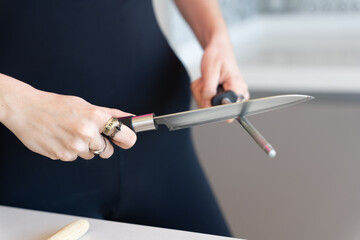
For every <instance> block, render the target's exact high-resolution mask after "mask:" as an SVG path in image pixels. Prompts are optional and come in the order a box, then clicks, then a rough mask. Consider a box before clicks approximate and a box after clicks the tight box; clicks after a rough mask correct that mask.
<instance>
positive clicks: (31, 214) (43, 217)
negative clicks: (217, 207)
mask: <svg viewBox="0 0 360 240" xmlns="http://www.w3.org/2000/svg"><path fill="white" fill-rule="evenodd" d="M77 219H87V220H88V221H89V222H90V229H89V231H88V232H87V234H86V235H84V236H83V237H82V238H81V240H95V239H101V240H106V239H111V240H113V239H122V240H125V239H126V240H127V239H131V240H140V239H146V240H151V239H156V240H162V239H164V240H165V239H166V240H170V239H171V240H176V239H179V240H180V239H181V240H186V239H197V240H220V239H234V238H226V237H219V236H214V235H207V234H200V233H192V232H185V231H178V230H171V229H163V228H156V227H148V226H141V225H135V224H127V223H120V222H112V221H106V220H98V219H92V218H83V217H77V216H70V215H63V214H55V213H47V212H40V211H33V210H25V209H20V208H12V207H5V206H0V239H4V240H5V239H6V240H15V239H16V240H19V239H24V240H25V239H27V240H41V239H46V238H47V237H49V236H51V235H53V234H54V233H55V232H57V231H58V230H59V229H61V228H62V227H64V226H65V225H67V224H69V223H71V222H73V221H75V220H77Z"/></svg>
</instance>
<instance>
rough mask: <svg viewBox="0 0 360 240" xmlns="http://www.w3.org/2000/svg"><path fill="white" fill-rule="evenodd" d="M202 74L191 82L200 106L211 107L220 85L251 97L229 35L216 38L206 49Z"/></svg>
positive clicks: (247, 97) (245, 96) (226, 89)
mask: <svg viewBox="0 0 360 240" xmlns="http://www.w3.org/2000/svg"><path fill="white" fill-rule="evenodd" d="M201 74H202V76H201V77H200V78H198V79H197V80H196V81H194V82H193V83H192V84H191V90H192V93H193V96H194V98H195V100H196V103H197V104H198V106H199V107H210V106H211V99H212V98H213V97H214V96H215V95H216V90H217V87H218V85H221V84H222V85H223V88H224V90H225V91H228V90H232V91H234V92H235V93H236V94H237V95H242V96H243V97H244V98H245V99H249V92H248V87H247V84H246V83H245V81H244V80H243V78H242V76H241V73H240V70H239V68H238V66H237V63H236V59H235V56H234V53H233V49H232V47H231V43H230V40H228V38H227V37H224V38H223V39H214V40H212V41H210V42H209V44H208V45H207V46H206V47H205V49H204V55H203V58H202V61H201Z"/></svg>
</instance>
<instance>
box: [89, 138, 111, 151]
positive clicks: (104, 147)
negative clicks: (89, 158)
mask: <svg viewBox="0 0 360 240" xmlns="http://www.w3.org/2000/svg"><path fill="white" fill-rule="evenodd" d="M103 140H104V146H103V147H102V148H101V149H100V150H93V149H91V148H89V149H90V151H91V152H92V153H93V154H96V155H99V154H101V153H103V152H104V151H105V149H106V147H107V142H106V139H105V138H104V137H103Z"/></svg>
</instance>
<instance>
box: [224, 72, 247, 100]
mask: <svg viewBox="0 0 360 240" xmlns="http://www.w3.org/2000/svg"><path fill="white" fill-rule="evenodd" d="M223 88H224V90H225V91H230V90H231V91H234V92H235V93H236V94H237V95H238V96H240V95H242V96H243V97H244V100H248V99H249V97H250V94H249V91H248V86H247V84H246V83H245V81H244V80H243V78H242V77H241V75H236V76H228V77H227V78H225V79H224V80H223Z"/></svg>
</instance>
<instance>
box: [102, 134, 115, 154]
mask: <svg viewBox="0 0 360 240" xmlns="http://www.w3.org/2000/svg"><path fill="white" fill-rule="evenodd" d="M104 139H105V142H106V148H105V151H104V152H102V153H101V154H100V157H101V158H104V159H107V158H110V157H111V156H112V155H113V154H114V147H113V145H112V144H111V143H110V141H109V140H108V139H107V138H104Z"/></svg>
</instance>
